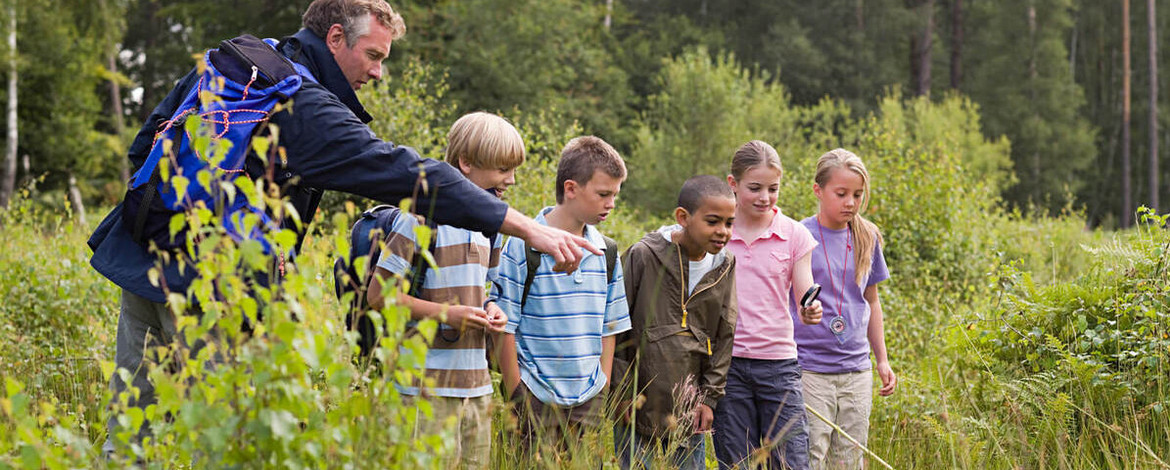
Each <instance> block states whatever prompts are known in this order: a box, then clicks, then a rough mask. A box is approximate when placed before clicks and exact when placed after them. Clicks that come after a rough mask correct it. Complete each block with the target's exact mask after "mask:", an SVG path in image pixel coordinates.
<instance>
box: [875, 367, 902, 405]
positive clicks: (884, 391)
mask: <svg viewBox="0 0 1170 470" xmlns="http://www.w3.org/2000/svg"><path fill="white" fill-rule="evenodd" d="M877 372H878V377H880V378H881V379H882V388H881V389H879V390H878V395H881V396H883V397H888V396H890V395H893V394H894V388H896V387H897V386H898V376H896V375H894V369H891V368H890V363H889V362H879V363H878V365H877Z"/></svg>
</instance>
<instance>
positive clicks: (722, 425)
mask: <svg viewBox="0 0 1170 470" xmlns="http://www.w3.org/2000/svg"><path fill="white" fill-rule="evenodd" d="M725 390H726V395H724V396H723V399H721V400H719V406H718V407H716V408H715V424H714V428H715V457H716V458H718V459H719V468H721V469H729V468H740V467H747V466H748V464H750V462H747V459H748V457H749V456H750V455H751V454H752V451H753V450H755V449H757V448H760V447H770V448H771V450H770V452H769V453H770V455H771V457H770V459H769V460H770V461H769V462H768V468H774V469H780V468H787V469H793V470H804V469H807V468H808V421H807V418H805V413H804V398H803V397H802V395H801V383H800V365H799V364H797V362H796V359H779V360H766V359H747V358H742V357H733V358H731V368H730V369H729V370H728V372H727V386H726V388H725Z"/></svg>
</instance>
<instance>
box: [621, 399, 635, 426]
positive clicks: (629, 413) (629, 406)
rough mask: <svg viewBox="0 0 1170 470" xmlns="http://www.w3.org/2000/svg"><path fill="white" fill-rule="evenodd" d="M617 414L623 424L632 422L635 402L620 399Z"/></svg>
mask: <svg viewBox="0 0 1170 470" xmlns="http://www.w3.org/2000/svg"><path fill="white" fill-rule="evenodd" d="M617 414H618V419H620V420H621V421H622V424H630V423H631V422H633V420H634V403H633V402H632V401H630V400H622V401H619V402H618V405H617Z"/></svg>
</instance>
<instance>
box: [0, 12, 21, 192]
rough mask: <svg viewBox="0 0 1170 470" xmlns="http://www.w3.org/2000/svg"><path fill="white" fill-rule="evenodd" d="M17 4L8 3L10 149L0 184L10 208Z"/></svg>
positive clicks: (14, 137)
mask: <svg viewBox="0 0 1170 470" xmlns="http://www.w3.org/2000/svg"><path fill="white" fill-rule="evenodd" d="M18 78H19V73H18V71H17V70H16V2H15V1H10V2H8V148H7V149H6V150H5V152H4V180H3V182H0V207H8V203H9V202H11V201H12V195H13V193H14V192H15V190H16V149H17V137H18V136H19V134H18V133H17V127H16V126H17V120H16V105H17V86H16V80H17V79H18Z"/></svg>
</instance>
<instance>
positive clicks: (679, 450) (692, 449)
mask: <svg viewBox="0 0 1170 470" xmlns="http://www.w3.org/2000/svg"><path fill="white" fill-rule="evenodd" d="M631 434H632V436H631ZM631 437H633V444H634V445H633V449H630V438H631ZM705 437H706V435H705V434H692V435H691V436H690V437H689V438H687V440H686V441H684V442H683V443H682V444H681V445H679V446H677V447H675V448H674V449H664V447H666V443H664V442H662V441H661V439H654V438H651V437H649V436H644V435H642V434H638V432H637V431H634V429H633V428H631V427H630V426H627V425H625V424H622V423H617V424H614V425H613V448H614V452H616V453H617V457H618V462H619V463H620V464H621V468H622V469H623V470H628V469H630V468H636V469H647V470H648V469H652V468H658V466H656V465H654V454H656V453H659V452H669V454H668V455H669V459H670V461H671V462H672V463H673V465H672V466H671V467H670V468H678V469H680V470H698V469H705V468H707V442H706V439H705ZM631 451H632V453H633V457H634V462H631V461H630V454H631ZM631 463H633V464H634V465H633V466H632V467H631Z"/></svg>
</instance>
